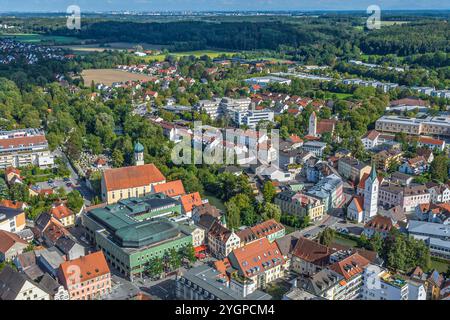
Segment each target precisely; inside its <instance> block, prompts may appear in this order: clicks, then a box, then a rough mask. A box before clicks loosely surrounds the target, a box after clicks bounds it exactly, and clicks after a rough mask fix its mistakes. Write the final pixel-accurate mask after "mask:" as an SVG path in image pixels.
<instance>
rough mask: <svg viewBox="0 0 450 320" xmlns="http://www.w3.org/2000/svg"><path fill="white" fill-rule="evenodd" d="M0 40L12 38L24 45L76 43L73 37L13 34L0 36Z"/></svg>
mask: <svg viewBox="0 0 450 320" xmlns="http://www.w3.org/2000/svg"><path fill="white" fill-rule="evenodd" d="M0 38H14V39H16V40H17V41H21V42H25V43H46V42H54V43H56V44H68V43H73V42H74V41H78V39H77V38H75V37H64V36H46V35H42V34H36V33H13V34H0Z"/></svg>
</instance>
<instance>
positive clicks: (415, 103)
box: [391, 98, 427, 107]
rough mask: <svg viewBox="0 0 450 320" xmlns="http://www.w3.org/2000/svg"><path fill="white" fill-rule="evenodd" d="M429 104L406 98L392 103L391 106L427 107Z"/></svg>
mask: <svg viewBox="0 0 450 320" xmlns="http://www.w3.org/2000/svg"><path fill="white" fill-rule="evenodd" d="M426 105H427V102H426V101H423V100H421V99H411V98H404V99H400V100H394V101H392V102H391V106H422V107H424V106H426Z"/></svg>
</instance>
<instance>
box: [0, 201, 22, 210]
mask: <svg viewBox="0 0 450 320" xmlns="http://www.w3.org/2000/svg"><path fill="white" fill-rule="evenodd" d="M23 205H24V203H23V202H20V201H11V200H6V199H3V200H1V201H0V206H2V207H7V208H10V209H22V208H23Z"/></svg>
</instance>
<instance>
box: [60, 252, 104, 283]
mask: <svg viewBox="0 0 450 320" xmlns="http://www.w3.org/2000/svg"><path fill="white" fill-rule="evenodd" d="M59 268H60V272H61V273H62V276H63V277H64V279H65V281H66V283H67V284H68V285H72V284H73V281H80V282H85V281H87V280H90V279H93V278H97V277H99V276H103V275H106V274H109V273H110V270H109V267H108V264H107V263H106V259H105V256H104V255H103V252H102V251H97V252H95V253H91V254H88V255H87V256H83V257H80V258H78V259H75V260H70V261H66V262H64V263H62V264H61V266H60V267H59ZM73 268H77V273H76V274H77V275H79V279H73V278H74V277H73V270H72V269H73Z"/></svg>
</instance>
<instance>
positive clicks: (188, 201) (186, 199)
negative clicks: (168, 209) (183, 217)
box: [180, 192, 202, 212]
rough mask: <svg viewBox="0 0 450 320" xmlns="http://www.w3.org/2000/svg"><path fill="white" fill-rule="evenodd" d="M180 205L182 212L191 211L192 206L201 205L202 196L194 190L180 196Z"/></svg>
mask: <svg viewBox="0 0 450 320" xmlns="http://www.w3.org/2000/svg"><path fill="white" fill-rule="evenodd" d="M180 201H181V205H182V206H183V209H184V212H191V211H192V208H194V207H196V206H201V205H202V198H201V197H200V193H198V192H194V193H190V194H186V195H184V196H181V198H180Z"/></svg>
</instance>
